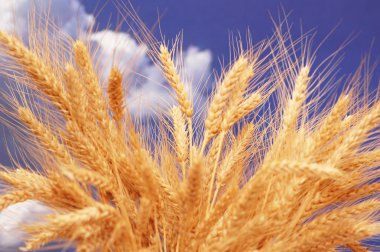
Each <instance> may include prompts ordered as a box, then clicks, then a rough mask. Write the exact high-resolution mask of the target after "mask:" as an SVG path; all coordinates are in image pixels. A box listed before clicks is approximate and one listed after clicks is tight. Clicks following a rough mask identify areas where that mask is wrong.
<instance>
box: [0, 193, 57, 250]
mask: <svg viewBox="0 0 380 252" xmlns="http://www.w3.org/2000/svg"><path fill="white" fill-rule="evenodd" d="M50 212H51V211H49V209H48V208H47V207H46V206H44V205H43V204H42V203H39V202H37V201H34V200H27V201H25V202H22V203H18V204H14V205H12V206H10V207H8V208H6V209H5V210H3V211H2V212H1V214H0V250H1V251H2V249H5V248H12V247H15V246H19V245H21V242H22V240H24V239H25V233H24V232H22V231H21V230H20V224H30V223H33V222H35V221H37V220H38V218H39V217H40V216H41V215H46V214H48V213H50Z"/></svg>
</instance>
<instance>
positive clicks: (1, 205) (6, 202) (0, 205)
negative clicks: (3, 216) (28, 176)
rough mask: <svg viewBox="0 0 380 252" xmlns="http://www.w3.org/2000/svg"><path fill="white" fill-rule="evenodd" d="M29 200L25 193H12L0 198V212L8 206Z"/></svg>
mask: <svg viewBox="0 0 380 252" xmlns="http://www.w3.org/2000/svg"><path fill="white" fill-rule="evenodd" d="M29 198H30V195H29V194H28V193H26V192H25V191H21V190H19V191H14V192H10V193H7V194H4V195H1V196H0V211H1V210H4V209H5V208H7V207H8V206H10V205H13V204H16V203H19V202H23V201H25V200H27V199H29Z"/></svg>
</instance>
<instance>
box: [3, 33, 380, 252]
mask: <svg viewBox="0 0 380 252" xmlns="http://www.w3.org/2000/svg"><path fill="white" fill-rule="evenodd" d="M277 36H278V38H273V39H271V40H268V41H263V42H262V44H260V45H259V46H257V47H253V46H249V48H248V50H247V51H243V50H242V49H240V50H238V51H237V53H236V54H235V55H237V57H235V58H234V60H233V61H232V62H230V64H229V66H230V67H228V68H227V69H223V70H222V74H221V75H220V76H221V77H220V78H216V81H215V82H216V83H215V85H216V89H215V92H214V93H213V94H212V95H211V97H210V99H209V100H210V104H209V106H208V107H207V108H206V112H207V113H206V114H204V115H202V113H201V111H197V109H198V108H197V107H193V106H194V104H193V103H192V99H189V94H188V93H187V91H186V90H187V89H186V86H185V83H184V81H183V80H182V79H181V76H180V74H179V71H178V67H177V66H176V64H175V62H176V61H175V60H174V58H175V57H176V55H174V54H173V53H172V52H170V51H169V49H168V48H167V47H166V46H165V45H164V44H162V43H158V42H156V41H154V43H153V44H152V45H151V46H152V51H150V53H151V54H150V55H151V56H153V59H152V60H158V64H157V66H158V67H159V68H161V70H162V71H163V74H164V77H165V78H166V81H167V82H168V84H169V85H170V86H171V87H172V88H173V89H174V92H175V94H176V97H177V102H178V106H175V107H173V108H172V109H171V110H170V117H169V122H168V118H167V117H165V116H163V115H157V116H156V117H155V118H153V120H154V121H153V122H154V127H153V126H152V125H151V124H149V123H146V121H139V119H138V117H134V116H132V115H130V114H128V106H127V104H126V103H125V102H124V99H125V97H124V95H125V94H124V92H123V78H122V74H121V73H122V70H123V69H117V68H113V69H112V70H111V73H110V75H109V77H108V89H107V94H108V99H106V97H104V95H103V90H102V88H101V86H100V82H101V81H100V80H101V78H100V77H99V76H98V73H97V71H96V70H95V67H94V62H93V56H92V55H91V54H92V50H90V48H88V47H87V46H86V44H85V43H84V42H80V41H77V42H74V43H73V44H72V42H70V43H64V42H62V44H59V43H57V44H54V45H52V46H50V47H49V48H48V49H50V50H54V53H52V54H50V55H51V56H50V57H51V58H49V59H47V58H43V57H42V58H41V57H39V53H38V51H42V50H43V48H46V47H45V46H44V45H38V43H37V41H38V40H37V39H35V41H36V46H40V47H41V48H37V49H38V50H36V51H34V50H31V49H28V48H27V47H26V46H25V45H24V44H22V42H21V41H20V40H18V39H16V38H15V37H13V36H11V35H9V34H7V33H5V32H0V45H1V52H2V53H3V54H4V55H8V57H9V58H10V60H8V61H4V62H2V64H3V65H4V70H2V71H0V72H1V73H3V74H5V75H6V76H8V77H11V78H14V80H15V81H16V82H17V83H18V84H17V85H16V88H14V89H12V91H11V94H10V97H9V99H8V100H9V101H11V104H12V105H13V106H11V107H10V108H9V109H10V110H11V111H8V112H7V116H10V117H13V119H14V121H15V122H17V123H14V122H13V121H10V120H9V119H8V118H7V119H5V120H4V121H6V123H7V125H9V126H10V127H14V129H15V131H16V132H18V135H19V136H22V138H24V140H23V141H22V142H21V143H22V144H21V147H22V148H23V149H24V153H23V159H25V161H26V162H22V164H23V165H21V164H17V163H16V166H17V169H12V168H9V167H1V170H0V180H1V182H2V183H3V184H4V185H5V187H4V189H3V194H2V195H1V196H0V209H1V210H2V209H4V208H6V207H8V206H10V205H12V204H15V203H18V202H22V201H25V200H28V199H33V200H38V201H41V202H43V203H44V204H46V205H47V206H49V207H50V208H52V210H53V211H52V214H50V215H48V216H46V217H47V218H45V221H44V222H36V223H33V224H31V225H26V226H25V227H23V228H24V229H25V231H26V232H27V233H28V234H29V236H28V239H27V240H26V241H25V244H24V246H23V250H25V251H30V250H34V249H39V248H43V247H44V246H45V245H46V244H48V243H50V242H55V241H59V240H63V241H67V242H68V243H70V245H71V246H73V247H75V248H76V250H77V251H83V252H92V251H117V252H124V251H255V252H266V251H300V252H301V251H321V250H322V251H336V250H337V248H338V247H344V248H348V249H351V250H352V251H369V249H370V248H367V247H366V245H365V243H364V242H363V240H365V239H369V238H371V237H373V236H375V235H378V234H379V233H380V229H379V225H378V223H377V219H378V216H379V208H380V206H379V203H378V202H377V201H376V200H373V199H372V198H373V197H374V196H375V195H376V194H377V193H378V192H379V189H380V185H379V183H378V182H375V181H374V178H377V177H378V176H379V170H378V169H376V168H377V166H378V165H379V153H380V152H379V148H378V146H379V142H380V141H379V122H380V121H379V118H380V117H379V115H380V110H379V109H380V106H379V104H380V103H379V100H378V97H376V96H371V95H368V94H367V92H357V91H358V90H359V91H366V90H363V89H364V87H362V86H359V83H361V82H360V81H358V79H360V78H359V77H358V76H354V77H353V79H352V80H355V81H352V82H353V83H358V84H353V87H352V88H351V89H350V88H347V90H346V91H345V92H344V94H342V95H340V97H339V98H338V99H337V102H336V103H335V104H334V105H333V106H331V107H329V108H327V109H323V111H316V110H318V109H316V108H319V107H320V104H319V102H321V101H322V99H320V98H321V97H319V95H320V93H318V90H319V88H321V86H319V85H323V83H322V81H321V80H325V79H326V78H325V76H324V75H323V73H321V76H319V74H320V73H319V72H318V70H315V69H319V66H314V65H313V64H314V63H313V62H314V61H313V59H309V58H307V57H306V56H305V55H308V54H307V53H305V54H304V52H305V50H306V51H307V50H309V49H310V48H308V46H306V47H307V48H302V46H304V43H298V42H297V43H296V42H293V41H291V40H290V38H288V37H287V35H286V36H285V37H281V35H277ZM149 38H150V37H149ZM303 39H304V38H301V39H300V41H301V42H302V41H303ZM288 40H289V42H290V43H291V46H289V47H288V46H285V44H284V43H285V42H286V41H288ZM276 43H277V44H276ZM157 44H160V47H159V48H157V47H156V45H157ZM305 44H308V43H305ZM67 45H69V47H70V46H71V47H70V48H71V51H70V50H67V48H68V47H67ZM298 46H300V47H301V48H300V50H298V48H297V47H298ZM241 48H242V47H241ZM264 48H270V50H269V52H266V50H264ZM157 49H158V50H157ZM299 52H301V55H299V54H298V53H299ZM54 55H67V56H66V57H57V56H54ZM55 57H56V58H55ZM154 57H156V58H154ZM69 59H70V60H69ZM71 59H73V62H71V61H72V60H71ZM180 59H181V57H179V58H178V60H180ZM305 62H306V63H305ZM156 63H157V61H156ZM99 70H100V71H102V70H103V69H99ZM14 72H17V75H15V74H14ZM311 73H312V74H311ZM367 77H368V76H363V78H364V79H366V80H367ZM272 82H273V83H274V85H273V87H272V86H270V83H272ZM310 83H311V84H312V85H310V88H308V86H309V84H310ZM363 86H364V85H363ZM30 89H33V90H37V91H39V93H38V98H45V100H48V101H50V103H46V102H40V100H39V99H38V100H36V99H35V96H34V93H33V92H30ZM361 93H364V94H365V95H360V94H361ZM271 95H274V96H275V97H274V99H270V96H271ZM191 98H194V97H191ZM195 98H196V97H195ZM20 100H21V101H20ZM267 101H268V102H267ZM52 105H53V106H52ZM259 106H260V108H259V109H257V108H258V107H259ZM261 106H262V107H261ZM4 109H5V108H4ZM57 109H58V111H60V114H57ZM255 109H256V110H255ZM198 112H199V113H198ZM62 115H63V116H62ZM111 115H112V116H111ZM147 121H149V120H147ZM20 123H22V124H23V125H24V126H25V127H26V129H25V127H22V126H21V125H20ZM193 125H194V126H195V127H194V128H193ZM203 125H204V128H202V127H203ZM15 160H17V159H15Z"/></svg>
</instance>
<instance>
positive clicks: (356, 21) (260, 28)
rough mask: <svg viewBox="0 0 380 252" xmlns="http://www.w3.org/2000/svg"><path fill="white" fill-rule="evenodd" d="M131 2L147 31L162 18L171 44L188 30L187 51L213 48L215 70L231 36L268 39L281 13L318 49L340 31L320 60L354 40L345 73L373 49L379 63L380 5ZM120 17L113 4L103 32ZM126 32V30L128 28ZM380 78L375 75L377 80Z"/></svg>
mask: <svg viewBox="0 0 380 252" xmlns="http://www.w3.org/2000/svg"><path fill="white" fill-rule="evenodd" d="M82 3H83V4H84V6H85V8H86V10H87V12H90V13H93V12H95V13H97V10H98V11H99V10H100V7H101V6H102V4H100V3H99V4H95V3H96V1H93V0H83V1H82ZM131 3H132V4H133V6H134V7H135V9H136V10H137V12H138V14H139V15H140V17H141V19H142V20H143V21H144V22H145V23H146V24H147V26H148V27H152V26H153V25H154V24H155V23H156V21H157V19H158V16H159V15H160V16H161V19H160V23H161V30H162V33H163V34H164V35H165V36H166V37H167V38H168V39H171V38H173V37H174V36H175V35H176V34H177V33H178V32H180V31H183V32H184V46H185V47H187V46H189V45H196V46H198V47H200V48H202V49H210V50H211V51H212V53H213V59H214V61H213V62H214V66H218V61H217V59H218V58H221V57H223V56H224V57H228V51H229V45H228V35H229V33H230V32H234V33H236V32H238V31H240V32H241V33H245V31H246V30H247V29H248V28H249V29H250V31H251V32H252V34H253V40H254V41H259V40H261V39H263V38H266V37H269V36H270V35H271V34H272V32H273V28H274V26H273V23H272V21H271V18H270V15H272V16H273V17H274V18H275V19H278V17H279V12H282V11H281V10H282V9H284V10H285V12H286V13H290V15H289V17H288V20H289V23H291V24H293V29H292V31H293V34H295V35H297V34H300V31H301V29H302V30H304V31H309V30H311V29H315V31H316V32H317V36H316V40H315V43H314V44H315V46H317V45H318V43H320V42H321V41H322V40H323V39H324V38H325V36H326V35H327V34H329V33H330V32H331V31H332V30H333V29H334V27H336V26H337V28H336V29H335V30H334V32H333V33H332V35H331V37H329V39H328V40H327V42H326V43H325V44H324V46H323V47H322V48H321V49H320V51H319V53H318V57H319V59H323V58H324V57H326V56H328V55H329V54H331V53H333V52H334V51H335V50H336V49H337V48H338V47H339V46H340V45H341V44H342V43H343V42H344V40H345V39H347V38H348V37H350V36H351V35H355V39H354V40H353V41H352V42H351V43H350V44H349V45H348V46H347V47H346V49H345V50H344V54H345V58H344V59H345V60H344V62H343V63H342V64H341V70H340V72H341V74H348V73H351V72H353V71H354V70H355V69H356V67H357V65H358V63H359V61H360V58H361V56H362V55H363V54H365V53H368V52H369V51H370V48H372V50H371V52H372V55H373V57H372V58H373V60H378V59H379V56H378V55H380V42H379V40H380V1H378V0H318V1H317V0H286V1H278V0H193V1H178V0H133V1H131ZM118 16H119V15H118V10H117V9H116V8H115V6H114V5H113V4H112V3H111V1H110V2H109V3H108V4H106V5H105V6H104V9H102V11H101V12H100V13H99V15H98V17H97V22H98V25H99V27H100V28H104V27H105V26H106V25H107V24H108V23H109V21H110V20H111V22H110V23H111V24H116V23H117V20H118ZM122 29H123V30H127V29H128V26H127V25H124V26H123V27H122ZM379 73H380V71H376V74H375V80H376V81H377V80H378V78H379Z"/></svg>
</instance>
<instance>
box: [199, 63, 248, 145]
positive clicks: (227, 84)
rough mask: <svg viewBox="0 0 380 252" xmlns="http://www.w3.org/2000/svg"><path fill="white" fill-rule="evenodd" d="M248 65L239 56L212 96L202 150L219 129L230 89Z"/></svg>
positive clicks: (234, 85)
mask: <svg viewBox="0 0 380 252" xmlns="http://www.w3.org/2000/svg"><path fill="white" fill-rule="evenodd" d="M247 66H248V60H247V59H246V58H245V57H243V56H242V57H240V58H239V59H238V60H237V61H236V62H235V63H234V64H233V66H232V67H231V69H230V70H229V71H228V72H227V73H226V75H225V77H224V79H223V81H222V82H221V84H220V86H219V87H218V90H217V92H216V93H215V95H214V96H213V99H212V101H211V104H210V107H209V109H208V112H207V117H206V120H205V128H206V131H205V136H204V140H203V147H202V150H204V148H205V145H206V144H207V143H208V142H209V141H210V140H211V138H212V137H214V136H215V135H216V134H218V133H219V132H220V131H221V126H222V125H221V124H222V120H223V111H224V109H225V106H226V105H227V103H228V99H229V96H230V95H231V91H232V90H233V89H234V88H235V87H236V85H237V84H238V81H239V79H240V77H241V75H242V73H243V72H244V70H245V69H246V68H247Z"/></svg>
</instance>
